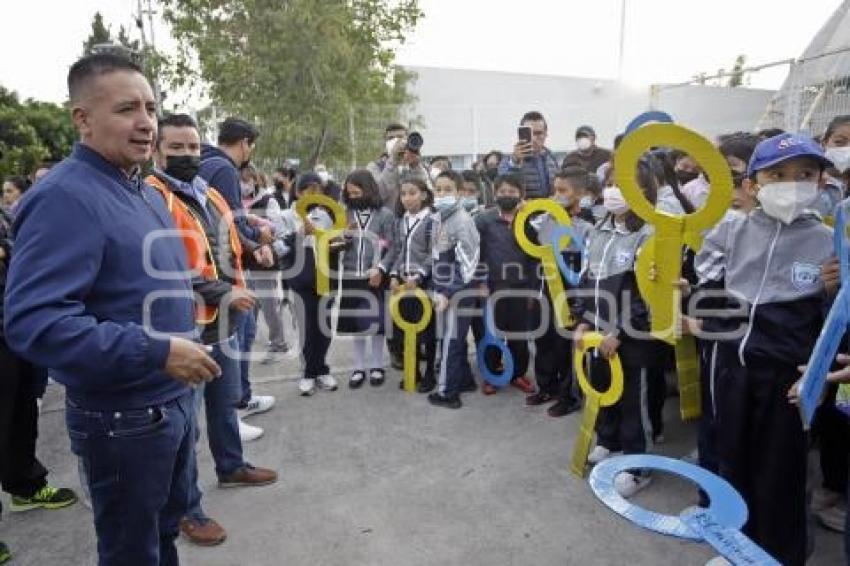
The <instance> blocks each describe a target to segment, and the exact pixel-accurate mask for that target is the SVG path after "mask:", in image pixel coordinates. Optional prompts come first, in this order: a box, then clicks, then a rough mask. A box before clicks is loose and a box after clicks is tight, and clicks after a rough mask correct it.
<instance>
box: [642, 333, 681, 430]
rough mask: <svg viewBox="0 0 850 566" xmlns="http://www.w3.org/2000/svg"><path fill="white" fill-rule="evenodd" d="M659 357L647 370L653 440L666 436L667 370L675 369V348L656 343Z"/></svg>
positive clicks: (647, 389) (647, 393)
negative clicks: (661, 435)
mask: <svg viewBox="0 0 850 566" xmlns="http://www.w3.org/2000/svg"><path fill="white" fill-rule="evenodd" d="M653 346H654V348H655V349H656V350H657V352H658V355H657V357H655V356H653V357H654V358H655V359H654V360H653V362H652V363H650V364H649V365H648V366H647V368H646V396H647V407H648V412H649V422H650V424H651V426H652V436H653V438H654V437H656V436H658V435H660V434H664V403H665V402H666V401H667V378H666V373H667V369H668V368H671V367H675V365H676V362H675V359H676V358H675V354H674V352H673V346H670V345H669V344H666V343H664V342H658V341H656V342H655V344H653Z"/></svg>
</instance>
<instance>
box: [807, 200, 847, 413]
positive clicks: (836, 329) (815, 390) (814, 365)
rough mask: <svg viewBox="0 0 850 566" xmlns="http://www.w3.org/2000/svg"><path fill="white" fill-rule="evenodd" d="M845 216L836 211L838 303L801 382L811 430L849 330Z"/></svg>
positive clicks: (834, 228) (838, 208) (836, 298)
mask: <svg viewBox="0 0 850 566" xmlns="http://www.w3.org/2000/svg"><path fill="white" fill-rule="evenodd" d="M845 226H846V213H845V211H844V204H843V203H842V204H839V205H838V207H837V208H836V209H835V225H834V227H833V230H834V232H833V245H834V247H835V255H836V256H837V257H838V261H839V264H840V266H841V289H840V290H839V291H838V295H837V296H836V297H835V302H833V304H832V308H831V309H830V311H829V315H828V316H827V317H826V322H824V325H823V328H822V329H821V331H820V336H818V341H817V342H816V343H815V348H814V350H812V355H811V357H810V358H809V363H808V364H807V367H806V371H805V372H804V373H803V378H802V381H801V382H800V391H799V395H800V397H799V399H800V400H799V407H800V418H801V419H802V420H803V427H804V428H806V429H808V428H809V427H810V426H811V424H812V418H813V417H814V414H815V409H817V407H818V405H819V404H820V400H821V396H822V395H823V390H824V388H825V387H826V376H827V373H829V368H830V366H831V365H832V362H833V360H835V354H836V353H837V352H838V347H839V346H840V344H841V338H842V336H844V333H845V332H846V331H847V328H848V326H850V285H848V284H847V282H848V281H850V267H848V258H847V249H846V244H845V236H844V235H845V233H846V232H845V230H846V227H845Z"/></svg>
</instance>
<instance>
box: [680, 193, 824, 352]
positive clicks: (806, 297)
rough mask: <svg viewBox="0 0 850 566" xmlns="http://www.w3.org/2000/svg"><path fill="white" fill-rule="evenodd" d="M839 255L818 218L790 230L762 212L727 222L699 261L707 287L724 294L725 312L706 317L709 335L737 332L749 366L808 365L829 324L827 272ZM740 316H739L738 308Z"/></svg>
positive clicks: (810, 217) (735, 337)
mask: <svg viewBox="0 0 850 566" xmlns="http://www.w3.org/2000/svg"><path fill="white" fill-rule="evenodd" d="M832 254H833V242H832V229H831V228H829V227H828V226H825V225H824V224H823V223H821V221H820V219H819V218H818V217H817V215H816V214H811V213H810V214H804V215H803V216H801V217H799V218H797V219H796V220H794V222H792V223H791V224H789V225H785V224H783V223H782V222H780V221H779V220H776V219H774V218H771V217H770V216H768V215H767V214H765V213H764V211H763V210H762V209H761V208H756V209H754V210H753V211H752V212H750V213H749V214H748V215H742V214H736V215H727V216H726V217H724V218H723V220H722V221H721V222H720V223H719V224H718V225H717V226H715V227H714V229H713V230H712V231H711V232H710V233H709V234H708V236H706V238H705V241H704V242H703V246H702V249H701V250H700V252H699V253H698V254H697V256H696V260H695V264H694V265H695V269H696V272H697V275H698V276H699V280H700V286H702V287H717V288H721V289H724V290H725V295H726V297H725V300H723V301H722V304H723V306H724V307H726V312H724V313H723V314H719V315H718V316H715V317H711V318H707V319H706V320H705V322H704V325H703V329H704V330H705V331H706V332H715V333H716V332H732V333H733V334H732V335H730V337H729V338H726V339H719V340H718V341H720V342H727V343H731V344H733V345H735V346H737V348H738V356H739V359H740V361H741V364H742V365H745V366H746V365H747V363H746V362H747V361H748V360H749V361H752V360H754V359H757V360H771V361H778V362H781V363H788V364H794V365H797V364H801V363H805V362H806V360H807V359H808V357H809V355H810V354H811V351H812V348H813V347H814V343H815V341H816V340H817V337H818V334H819V333H820V329H821V326H822V324H823V321H824V318H825V316H824V315H825V310H826V306H827V298H826V294H825V292H824V288H823V282H822V281H821V277H820V269H821V265H822V264H823V263H824V262H825V261H826V260H827V259H829V258H830V257H831V256H832ZM736 308H737V309H739V312H737V313H735V312H733V309H736Z"/></svg>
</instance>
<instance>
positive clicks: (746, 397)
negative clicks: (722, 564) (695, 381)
mask: <svg viewBox="0 0 850 566" xmlns="http://www.w3.org/2000/svg"><path fill="white" fill-rule="evenodd" d="M799 377H800V374H799V372H798V371H797V368H796V367H795V366H794V365H789V364H784V365H783V364H777V363H775V362H773V361H771V360H767V359H759V360H747V367H743V366H742V365H741V363H740V360H739V359H738V351H737V347H735V346H730V345H726V344H721V345H720V346H719V347H718V352H717V377H716V380H715V385H714V395H715V404H716V408H717V448H718V456H719V468H720V475H721V476H723V477H724V478H725V479H726V480H728V481H729V483H731V484H732V485H733V486H734V487H735V489H737V490H738V492H740V494H741V495H742V496H743V498H744V501H746V503H747V507H748V508H749V512H750V516H749V520H748V521H747V524H746V525H745V526H744V529H743V532H744V533H745V534H746V535H747V536H749V537H750V538H751V539H753V541H755V542H756V543H757V544H758V545H759V546H761V547H762V548H764V550H765V551H767V552H768V553H769V554H770V555H772V556H773V557H774V558H776V559H777V560H779V562H781V563H782V564H785V565H786V566H794V565H800V564H803V563H804V562H805V557H806V452H807V438H806V434H805V432H804V431H803V425H802V422H801V421H800V415H799V413H798V411H797V408H796V407H794V406H793V405H791V404H790V403H788V397H787V395H788V389H789V388H790V387H791V386H792V385H793V384H794V382H795V381H796V380H797V379H798V378H799Z"/></svg>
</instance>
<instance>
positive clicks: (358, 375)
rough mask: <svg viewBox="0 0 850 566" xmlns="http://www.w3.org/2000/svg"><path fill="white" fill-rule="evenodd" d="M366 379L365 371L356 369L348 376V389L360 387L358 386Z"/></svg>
mask: <svg viewBox="0 0 850 566" xmlns="http://www.w3.org/2000/svg"><path fill="white" fill-rule="evenodd" d="M365 381H366V372H365V371H361V370H357V371H355V372H352V373H351V377H349V378H348V387H349V388H350V389H360V386H361V385H363V383H364V382H365Z"/></svg>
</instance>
